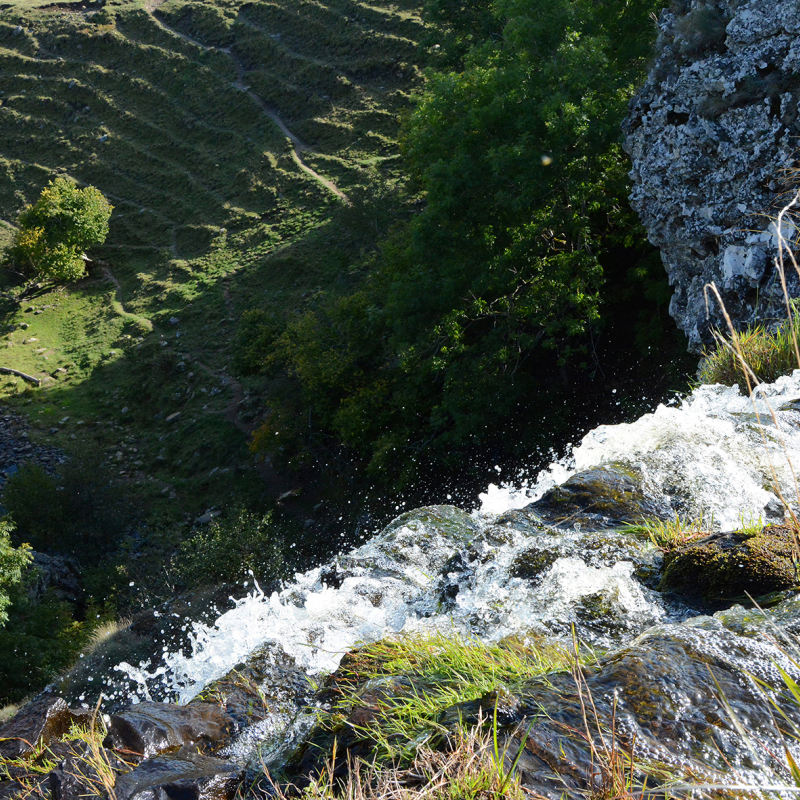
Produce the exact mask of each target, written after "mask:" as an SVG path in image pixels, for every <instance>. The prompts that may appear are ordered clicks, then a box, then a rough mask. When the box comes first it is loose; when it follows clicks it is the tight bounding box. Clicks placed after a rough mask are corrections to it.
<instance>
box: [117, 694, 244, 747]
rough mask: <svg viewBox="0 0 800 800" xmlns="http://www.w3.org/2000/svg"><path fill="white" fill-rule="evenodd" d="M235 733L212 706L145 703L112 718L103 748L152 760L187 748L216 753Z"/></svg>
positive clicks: (206, 704) (216, 708)
mask: <svg viewBox="0 0 800 800" xmlns="http://www.w3.org/2000/svg"><path fill="white" fill-rule="evenodd" d="M231 733H232V730H231V724H230V721H229V719H228V717H227V716H226V715H225V712H224V711H223V710H222V709H221V708H219V706H216V705H212V704H211V703H192V704H191V705H188V706H176V705H172V704H170V703H155V702H144V703H139V704H137V705H135V706H132V707H131V708H129V709H128V710H127V711H123V712H121V713H119V714H113V715H112V716H111V718H110V720H109V722H108V736H107V737H106V740H105V742H104V743H103V744H104V746H105V747H108V748H113V749H115V750H123V751H128V752H131V753H136V754H137V755H140V756H144V757H145V758H149V757H150V756H153V755H156V754H158V753H163V752H164V751H166V750H171V749H174V748H177V747H183V746H184V745H199V746H200V747H202V748H203V749H204V750H206V751H214V750H217V749H219V748H220V747H223V746H224V745H225V744H227V742H228V741H229V739H230V737H231Z"/></svg>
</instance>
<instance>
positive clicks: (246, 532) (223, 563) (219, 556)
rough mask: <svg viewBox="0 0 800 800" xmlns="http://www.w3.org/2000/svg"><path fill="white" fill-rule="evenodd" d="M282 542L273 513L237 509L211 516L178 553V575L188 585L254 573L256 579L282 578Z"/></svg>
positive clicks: (219, 580) (220, 580) (226, 579)
mask: <svg viewBox="0 0 800 800" xmlns="http://www.w3.org/2000/svg"><path fill="white" fill-rule="evenodd" d="M283 569H284V559H283V542H282V540H281V539H280V537H279V536H278V535H277V534H276V532H275V530H274V528H273V526H272V517H271V515H270V514H265V515H264V516H260V515H258V514H254V513H252V512H250V511H247V510H245V509H238V510H237V511H235V512H234V513H233V514H232V515H231V517H230V518H229V519H226V520H212V521H211V522H210V523H209V524H208V527H207V528H205V530H201V531H200V532H198V533H196V534H195V535H194V536H192V538H191V539H188V540H187V541H185V542H184V543H183V544H182V545H181V547H180V549H179V551H178V555H177V565H176V570H175V572H176V575H177V577H178V579H179V580H180V581H181V582H182V583H184V584H185V585H186V586H188V587H191V586H199V585H201V584H217V583H226V582H234V581H238V580H241V579H242V578H245V577H246V576H247V575H249V574H251V573H252V575H253V577H254V578H255V579H256V580H259V581H264V582H265V581H271V580H276V579H277V578H280V577H281V575H282V573H283Z"/></svg>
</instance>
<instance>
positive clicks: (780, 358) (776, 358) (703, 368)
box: [698, 321, 797, 386]
mask: <svg viewBox="0 0 800 800" xmlns="http://www.w3.org/2000/svg"><path fill="white" fill-rule="evenodd" d="M714 336H715V339H716V341H717V346H716V349H714V350H713V351H711V352H709V353H707V354H706V355H705V356H704V358H703V361H702V363H701V365H700V370H699V372H698V377H699V379H700V382H701V383H722V384H724V385H725V386H733V385H734V384H736V383H738V384H741V383H742V382H743V381H744V379H745V373H744V369H745V368H744V367H743V366H742V363H741V360H740V357H739V353H741V354H742V357H743V358H744V360H745V361H746V362H747V364H748V366H749V369H750V370H751V371H752V373H753V374H754V375H755V376H756V379H757V380H758V381H759V382H762V383H772V382H773V381H775V380H777V379H778V378H780V376H781V375H790V374H791V373H792V372H793V371H794V370H796V369H797V357H796V355H795V349H794V334H793V332H792V324H791V323H790V322H788V321H787V322H784V323H781V324H780V325H778V326H777V328H775V329H774V330H770V329H769V328H767V327H765V326H764V325H756V326H755V327H752V328H747V329H746V330H744V331H736V330H734V331H733V332H732V333H730V334H729V336H727V337H725V336H723V335H722V334H721V333H719V332H715V334H714Z"/></svg>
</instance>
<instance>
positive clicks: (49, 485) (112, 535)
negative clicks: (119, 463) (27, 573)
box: [2, 451, 134, 566]
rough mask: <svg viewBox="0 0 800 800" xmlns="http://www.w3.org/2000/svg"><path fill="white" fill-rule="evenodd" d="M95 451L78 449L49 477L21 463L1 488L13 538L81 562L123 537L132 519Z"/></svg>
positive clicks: (123, 497) (98, 555)
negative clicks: (58, 471) (11, 521)
mask: <svg viewBox="0 0 800 800" xmlns="http://www.w3.org/2000/svg"><path fill="white" fill-rule="evenodd" d="M105 474H106V471H105V470H104V469H103V467H102V464H101V463H100V461H99V459H98V457H97V455H96V454H94V453H92V452H86V451H84V452H81V453H79V454H76V456H75V457H73V458H72V459H70V461H68V462H67V463H66V464H64V465H63V466H62V467H61V469H60V474H59V475H57V476H55V477H53V476H51V475H48V473H47V472H46V471H45V470H44V469H43V468H42V467H41V466H39V465H37V464H30V463H28V464H24V465H23V466H22V467H21V468H20V470H19V471H18V472H17V473H16V474H15V475H13V476H12V477H11V478H10V479H9V480H8V482H7V483H6V485H5V487H4V489H3V495H2V500H3V506H4V507H5V508H6V510H7V511H8V513H9V514H10V516H11V517H12V519H13V520H14V522H15V524H16V535H15V541H18V542H19V541H26V542H30V544H31V545H32V546H33V547H34V549H36V550H47V551H51V552H56V553H65V554H69V555H72V556H75V557H76V558H78V559H79V560H80V562H81V563H82V564H83V565H84V566H85V565H87V564H90V563H93V562H96V561H98V560H99V559H100V558H101V557H102V556H103V555H105V554H106V553H108V552H109V551H110V550H111V549H113V548H114V547H115V546H116V545H117V544H118V543H119V541H120V540H121V539H122V537H123V535H124V533H125V532H126V531H127V530H128V528H129V527H130V526H131V524H132V521H133V519H134V515H133V513H132V508H131V505H130V503H129V501H128V499H127V497H126V495H125V493H124V492H122V491H121V488H120V487H119V486H117V485H114V484H112V483H111V482H110V481H108V480H107V479H105V478H104V477H103V476H104V475H105Z"/></svg>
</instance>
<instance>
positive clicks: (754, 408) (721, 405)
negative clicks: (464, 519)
mask: <svg viewBox="0 0 800 800" xmlns="http://www.w3.org/2000/svg"><path fill="white" fill-rule="evenodd" d="M773 414H774V417H775V419H774V420H773ZM776 421H777V425H776V424H775V423H776ZM792 464H797V465H800V370H795V372H794V373H793V374H792V375H791V376H784V377H782V378H779V379H778V380H777V381H775V383H773V384H762V385H761V386H759V387H757V388H756V391H755V392H754V396H753V397H752V398H751V397H747V396H745V395H743V394H741V392H740V391H739V388H738V387H737V386H734V387H726V386H720V385H714V386H700V387H699V388H698V389H696V390H695V391H694V392H692V393H691V394H690V395H689V396H687V397H686V398H684V399H683V401H682V402H681V403H680V404H679V405H677V406H667V405H660V406H658V407H657V408H656V409H655V411H653V412H652V413H650V414H645V415H643V416H642V417H640V418H639V419H637V420H636V421H635V422H632V423H628V424H620V425H601V426H599V427H597V428H595V429H594V430H592V431H590V432H589V433H588V434H587V435H586V436H584V438H583V440H582V441H581V442H580V444H579V445H577V446H576V447H574V448H573V449H572V451H571V453H570V454H569V457H568V458H565V459H562V460H560V461H557V462H554V463H553V464H552V465H551V466H550V467H549V468H548V469H547V470H544V471H543V472H541V473H540V474H539V476H538V477H537V479H536V480H535V481H533V482H532V483H531V484H529V485H523V486H502V487H497V486H494V485H492V486H490V487H489V489H488V490H487V492H486V493H484V494H482V495H481V496H480V501H481V506H480V510H481V511H482V512H483V511H486V512H487V513H494V514H498V513H503V512H504V511H508V510H510V509H514V508H519V507H521V506H522V505H524V503H525V500H526V499H527V500H528V502H532V501H533V500H536V499H538V498H540V497H541V496H542V495H543V494H544V492H545V491H547V490H548V489H550V488H552V486H553V485H555V484H556V483H562V482H563V481H564V480H566V479H567V478H568V477H570V476H571V475H573V474H575V473H577V472H581V471H582V470H586V469H588V468H590V467H595V466H603V465H622V466H623V467H628V468H630V469H633V470H635V471H636V472H637V473H639V474H640V475H641V476H642V483H643V485H644V487H645V488H646V490H647V492H648V493H649V494H650V495H651V496H652V497H654V498H659V499H662V500H664V501H665V502H666V503H667V505H668V506H671V507H672V508H673V509H674V510H675V511H676V512H677V513H680V514H681V515H684V516H689V517H692V516H694V517H696V516H700V515H701V514H702V515H703V517H704V518H705V520H706V521H710V520H711V519H713V524H714V527H715V528H717V529H721V530H725V529H728V530H730V529H732V528H735V527H737V526H739V525H740V524H741V518H742V517H743V516H744V517H745V518H746V519H747V518H750V517H753V518H757V517H758V516H759V515H761V516H763V517H764V518H765V519H782V514H783V510H782V504H781V502H780V499H779V498H780V497H781V496H782V497H783V498H784V499H785V500H786V501H787V502H788V503H789V504H790V505H791V506H792V507H794V508H797V507H798V505H799V503H798V498H799V497H800V491H798V486H797V482H796V480H795V476H794V473H793V469H792Z"/></svg>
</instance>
